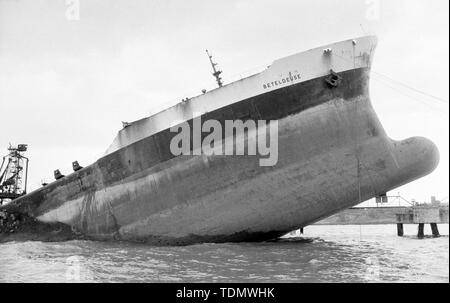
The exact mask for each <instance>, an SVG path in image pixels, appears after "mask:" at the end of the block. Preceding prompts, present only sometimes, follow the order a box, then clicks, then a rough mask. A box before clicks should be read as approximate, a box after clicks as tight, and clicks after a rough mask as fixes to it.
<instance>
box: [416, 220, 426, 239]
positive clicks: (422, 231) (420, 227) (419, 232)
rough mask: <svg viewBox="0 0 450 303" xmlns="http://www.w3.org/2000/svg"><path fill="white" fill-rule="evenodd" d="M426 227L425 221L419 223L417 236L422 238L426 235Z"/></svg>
mask: <svg viewBox="0 0 450 303" xmlns="http://www.w3.org/2000/svg"><path fill="white" fill-rule="evenodd" d="M424 227H425V224H424V223H419V231H418V232H417V237H418V238H420V239H421V238H423V237H424V236H425V234H424Z"/></svg>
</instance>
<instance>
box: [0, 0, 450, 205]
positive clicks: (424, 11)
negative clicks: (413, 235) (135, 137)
mask: <svg viewBox="0 0 450 303" xmlns="http://www.w3.org/2000/svg"><path fill="white" fill-rule="evenodd" d="M73 1H76V0H68V2H67V3H69V4H67V3H66V1H65V0H40V1H38V0H28V1H25V0H0V119H1V120H0V122H1V128H0V151H2V152H0V154H3V153H5V154H6V148H7V146H8V144H9V142H11V143H13V144H17V143H27V144H29V152H28V156H29V157H30V159H31V161H30V174H29V191H30V189H35V188H37V187H39V185H40V182H41V180H42V179H45V180H47V181H51V180H52V179H53V170H54V169H56V168H59V169H61V171H62V172H63V173H70V172H71V163H72V161H74V160H78V161H79V162H80V164H81V165H88V164H91V163H93V162H94V161H95V160H96V159H97V158H98V157H99V156H100V155H101V154H102V153H103V152H104V151H105V150H106V148H107V147H108V146H109V144H110V143H111V142H112V140H113V138H114V137H115V135H116V132H117V131H118V130H119V129H120V128H121V121H133V120H137V119H139V118H142V117H145V116H148V115H149V114H150V113H152V112H155V111H157V110H159V109H162V108H164V107H166V106H167V105H169V104H173V103H175V102H177V101H180V100H181V99H182V98H184V97H188V96H193V95H197V94H198V93H200V91H201V89H202V88H210V87H213V86H214V78H213V77H212V76H211V74H210V72H211V71H210V68H211V67H210V65H209V62H208V58H207V57H206V54H205V49H206V48H208V49H209V50H211V51H212V52H213V55H214V59H215V60H216V61H218V63H219V67H220V68H221V69H222V70H223V71H224V73H223V78H224V80H225V81H226V82H229V81H231V80H235V79H236V78H237V77H239V76H240V75H241V74H244V73H245V72H248V71H251V70H254V69H255V68H260V67H263V66H266V65H268V64H270V63H271V62H272V61H273V60H275V59H278V58H281V57H284V56H286V55H290V54H293V53H297V52H300V51H303V50H306V49H309V48H313V47H316V46H321V45H323V44H328V43H331V42H337V41H340V40H344V39H349V38H354V37H358V36H362V35H365V34H376V35H378V37H379V46H378V49H377V53H376V56H375V61H374V66H373V69H374V70H375V71H376V72H377V73H380V74H382V75H386V76H389V77H391V78H393V79H396V80H399V81H401V82H402V83H405V84H408V85H409V86H412V87H415V88H416V89H419V90H421V91H425V92H427V93H429V94H432V95H434V96H436V97H439V98H440V99H443V100H448V99H449V90H448V83H449V61H448V60H449V48H448V46H449V40H448V36H449V15H448V12H449V7H448V6H449V2H448V1H447V0H380V1H376V0H367V1H366V0H319V1H317V0H316V1H312V0H311V1H300V0H290V1H288V0H281V1H280V0H277V1H273V0H272V1H268V0H257V1H256V0H255V1H250V0H248V1H244V0H231V1H230V0H226V1H225V0H222V1H213V0H204V1H200V0H189V1H182V0H179V1H169V0H164V1H161V0H160V1H155V0H153V1H152V0H148V1H143V0H142V1H137V0H134V1H127V0H110V1H105V0H80V1H79V4H80V5H79V8H80V10H79V20H70V16H74V15H70V14H69V13H70V12H71V11H70V8H73V7H74V6H72V5H71V4H70V2H73ZM68 9H69V11H68ZM67 16H69V18H68V17H67ZM383 82H385V81H383V77H382V76H377V75H373V78H372V81H371V95H372V103H373V105H374V107H375V110H376V111H377V114H378V116H379V118H380V120H381V122H382V124H383V125H384V127H385V129H386V130H387V132H388V134H389V135H390V136H391V137H392V138H393V139H405V138H408V137H411V136H425V137H427V138H429V139H431V140H433V141H434V142H435V143H436V144H437V146H438V148H439V150H440V153H441V162H440V165H439V167H438V168H437V170H436V171H435V172H434V173H432V174H431V175H429V176H427V177H425V178H423V179H421V180H418V181H416V182H413V183H411V184H409V185H406V186H404V187H402V188H400V189H398V190H396V191H395V193H397V192H400V193H401V195H402V196H404V197H405V198H407V199H411V198H415V199H416V200H419V201H421V200H422V201H423V200H429V197H430V196H431V195H435V196H437V198H447V200H448V184H449V161H448V160H449V140H448V138H449V116H448V101H447V102H442V101H439V100H435V99H432V98H429V97H426V96H424V95H421V94H419V93H416V92H414V91H411V90H409V89H407V88H405V87H404V86H401V85H398V84H394V85H393V84H392V83H388V85H386V84H384V83H383ZM392 86H393V87H392ZM405 95H406V96H405ZM407 96H408V97H407Z"/></svg>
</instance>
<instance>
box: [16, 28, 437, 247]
mask: <svg viewBox="0 0 450 303" xmlns="http://www.w3.org/2000/svg"><path fill="white" fill-rule="evenodd" d="M376 42H377V40H376V37H372V36H368V37H361V38H357V39H354V40H347V41H342V42H339V43H334V44H330V45H326V46H323V47H319V48H315V49H312V50H308V51H305V52H301V53H298V54H295V55H292V56H289V57H285V58H283V59H280V60H276V61H274V62H273V64H272V65H271V66H269V67H268V68H267V69H265V70H264V71H262V72H261V73H258V74H255V75H253V76H250V77H247V78H245V79H241V80H239V81H236V82H233V83H230V84H227V85H223V86H222V85H220V87H219V88H217V89H215V90H212V91H209V92H207V93H205V94H202V95H199V96H197V97H194V98H192V99H189V100H184V102H181V103H179V104H177V105H175V106H173V107H170V108H168V109H166V110H164V111H162V112H159V113H157V114H155V115H153V116H151V117H148V118H144V119H142V120H139V121H136V122H133V123H130V124H129V125H126V127H124V128H123V129H122V130H120V131H119V133H118V135H117V137H116V138H115V140H114V141H113V143H112V144H111V146H110V147H109V148H108V150H107V152H106V154H105V155H104V156H103V157H102V158H101V159H99V160H98V161H97V162H95V163H94V164H92V165H90V166H88V167H84V168H81V169H77V170H76V171H75V172H73V173H72V174H70V175H67V176H64V177H62V176H60V178H59V179H58V180H57V181H55V182H53V183H51V184H48V185H46V186H44V187H42V188H39V189H37V190H35V191H33V192H31V193H29V194H27V195H24V196H22V197H20V198H18V199H16V200H14V201H13V202H11V203H12V204H14V205H16V206H18V207H19V208H20V209H21V210H22V211H23V212H26V213H27V214H28V215H31V216H33V217H36V218H37V219H38V220H39V221H41V222H50V223H55V222H59V223H64V224H67V225H69V226H71V227H72V228H73V229H74V230H77V231H79V232H82V233H83V234H85V235H87V236H89V237H91V238H93V239H120V240H130V241H143V242H148V243H151V244H163V245H178V244H192V243H199V242H227V241H261V240H268V239H273V238H276V237H279V236H281V235H283V234H286V233H287V232H290V231H292V230H295V229H297V228H300V227H304V226H307V225H309V224H311V223H314V222H316V221H319V220H320V219H322V218H325V217H328V216H330V215H332V214H334V213H336V212H339V211H341V210H343V209H346V208H348V207H351V206H354V205H356V204H358V203H360V202H362V201H365V200H368V199H370V198H373V197H375V196H378V195H382V194H384V193H386V192H388V191H390V190H392V189H394V188H396V187H399V186H401V185H403V184H406V183H408V182H411V181H413V180H416V179H418V178H420V177H422V176H425V175H427V174H428V173H430V172H432V171H433V170H434V168H435V167H436V166H437V164H438V161H439V154H438V151H437V148H436V147H435V145H434V144H433V143H432V142H430V141H429V140H427V139H425V138H421V137H414V138H410V139H406V140H403V141H394V140H391V139H390V138H389V137H388V136H387V135H386V133H385V131H384V129H383V127H382V126H381V124H380V122H379V120H378V118H377V116H376V114H375V112H374V110H373V108H372V106H371V103H370V98H369V76H370V68H371V63H372V60H373V56H374V51H375V47H376ZM196 117H201V118H202V120H203V121H204V120H209V119H215V120H218V121H220V123H222V124H223V123H224V121H225V120H238V119H241V120H249V119H251V120H255V121H256V120H272V121H273V120H277V121H278V162H277V164H276V165H274V166H266V167H264V166H260V163H259V158H258V157H256V156H220V155H212V156H208V155H195V156H194V155H181V156H174V155H173V154H172V153H171V151H170V148H169V146H170V141H171V139H172V138H173V137H174V136H175V135H176V133H173V132H170V129H169V128H170V127H173V126H176V125H177V124H180V123H182V122H188V123H189V124H191V125H192V121H193V118H196ZM203 135H206V134H203ZM247 139H248V138H247ZM226 140H233V138H232V137H228V138H225V141H226ZM225 141H223V142H225ZM233 142H234V141H233ZM236 144H238V143H237V142H236ZM78 168H80V167H78Z"/></svg>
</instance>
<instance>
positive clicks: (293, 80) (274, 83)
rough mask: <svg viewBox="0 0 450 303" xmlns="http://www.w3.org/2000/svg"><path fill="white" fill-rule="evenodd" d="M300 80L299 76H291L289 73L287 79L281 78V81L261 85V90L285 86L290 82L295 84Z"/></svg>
mask: <svg viewBox="0 0 450 303" xmlns="http://www.w3.org/2000/svg"><path fill="white" fill-rule="evenodd" d="M300 79H301V77H300V75H299V74H295V75H292V74H291V73H289V77H286V78H282V79H281V80H275V81H272V82H268V83H265V84H263V88H264V89H268V88H273V87H277V86H280V85H285V84H286V83H292V82H295V81H297V80H300Z"/></svg>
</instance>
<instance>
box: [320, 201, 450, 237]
mask: <svg viewBox="0 0 450 303" xmlns="http://www.w3.org/2000/svg"><path fill="white" fill-rule="evenodd" d="M448 213H449V205H448V204H445V205H429V204H425V205H415V206H410V207H402V206H399V207H354V208H350V209H347V210H344V211H342V212H340V213H337V214H335V215H333V216H331V217H328V218H326V219H323V220H321V221H319V222H316V223H315V224H314V225H379V224H397V234H398V236H403V225H404V224H418V226H419V228H418V233H417V236H418V237H419V238H423V237H424V226H425V224H430V225H431V230H432V233H433V236H436V237H438V236H439V230H438V226H437V224H448Z"/></svg>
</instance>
